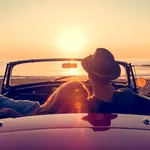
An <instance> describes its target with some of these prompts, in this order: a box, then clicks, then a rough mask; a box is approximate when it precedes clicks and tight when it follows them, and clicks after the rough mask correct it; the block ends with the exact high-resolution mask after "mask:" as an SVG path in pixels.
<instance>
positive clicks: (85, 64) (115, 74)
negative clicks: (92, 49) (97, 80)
mask: <svg viewBox="0 0 150 150" xmlns="http://www.w3.org/2000/svg"><path fill="white" fill-rule="evenodd" d="M91 57H92V55H89V56H87V57H85V58H84V59H82V61H81V65H82V67H83V69H84V70H85V71H86V72H87V73H91V71H90V70H91V68H89V61H90V59H91ZM120 73H121V69H120V66H119V64H118V62H117V61H115V63H114V66H113V72H112V75H111V76H110V77H109V78H108V77H107V78H104V77H101V78H102V79H103V80H115V79H117V78H118V77H119V76H120ZM93 74H94V73H93Z"/></svg>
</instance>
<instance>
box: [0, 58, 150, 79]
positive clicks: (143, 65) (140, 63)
mask: <svg viewBox="0 0 150 150" xmlns="http://www.w3.org/2000/svg"><path fill="white" fill-rule="evenodd" d="M124 61H127V62H131V63H132V64H133V65H135V70H136V75H137V77H144V78H147V77H148V78H150V60H144V59H143V60H133V59H130V60H124ZM6 64H7V62H6V61H1V62H0V79H2V78H3V76H4V72H5V68H6ZM25 65H26V64H25ZM35 68H36V67H30V69H23V68H22V69H21V70H20V71H19V72H17V74H16V75H17V76H18V78H20V77H21V76H24V75H25V76H27V73H30V72H32V71H33V70H35ZM39 68H40V70H41V69H43V68H45V70H46V68H47V67H46V65H43V66H41V67H38V70H37V72H38V73H39V72H40V73H42V72H44V71H42V70H41V71H39ZM50 68H52V69H53V70H54V72H53V73H52V75H58V74H57V73H58V72H59V74H61V73H62V74H63V71H62V70H58V69H56V68H57V66H56V67H54V66H51V67H50ZM47 72H51V71H50V70H49V69H47ZM78 72H80V70H78ZM37 75H38V74H37ZM47 75H48V74H47ZM63 75H65V74H63ZM30 76H32V73H31V74H30Z"/></svg>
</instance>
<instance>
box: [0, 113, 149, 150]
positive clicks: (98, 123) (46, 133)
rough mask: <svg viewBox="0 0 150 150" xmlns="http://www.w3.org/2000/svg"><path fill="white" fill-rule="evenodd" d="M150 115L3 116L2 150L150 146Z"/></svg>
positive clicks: (141, 149)
mask: <svg viewBox="0 0 150 150" xmlns="http://www.w3.org/2000/svg"><path fill="white" fill-rule="evenodd" d="M145 118H146V119H147V120H146V119H145ZM149 119H150V117H149V116H142V115H141V116H140V115H123V114H118V115H117V114H55V115H40V116H30V117H20V118H14V119H10V118H9V119H1V120H0V122H1V123H0V124H1V127H0V150H59V149H60V150H62V149H65V150H70V149H71V150H149V149H150V126H149V123H148V122H147V121H149Z"/></svg>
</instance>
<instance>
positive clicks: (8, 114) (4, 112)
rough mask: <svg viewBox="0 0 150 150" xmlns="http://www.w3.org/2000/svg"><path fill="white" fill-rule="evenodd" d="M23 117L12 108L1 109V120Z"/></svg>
mask: <svg viewBox="0 0 150 150" xmlns="http://www.w3.org/2000/svg"><path fill="white" fill-rule="evenodd" d="M22 116H23V115H22V114H21V113H19V112H17V111H15V110H13V109H11V108H2V109H0V118H1V119H2V118H16V117H22Z"/></svg>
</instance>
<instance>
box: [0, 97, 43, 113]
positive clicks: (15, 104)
mask: <svg viewBox="0 0 150 150" xmlns="http://www.w3.org/2000/svg"><path fill="white" fill-rule="evenodd" d="M39 107H40V104H39V102H38V101H29V100H13V99H11V98H7V97H5V96H3V95H0V109H1V108H11V109H14V110H15V111H17V112H19V113H21V114H23V115H28V114H32V112H34V111H35V110H36V109H37V108H39Z"/></svg>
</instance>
